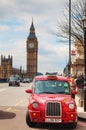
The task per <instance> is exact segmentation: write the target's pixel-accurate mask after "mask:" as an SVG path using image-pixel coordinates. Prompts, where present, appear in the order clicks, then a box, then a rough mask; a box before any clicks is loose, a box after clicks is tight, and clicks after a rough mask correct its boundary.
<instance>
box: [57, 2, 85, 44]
mask: <svg viewBox="0 0 86 130" xmlns="http://www.w3.org/2000/svg"><path fill="white" fill-rule="evenodd" d="M84 10H86V0H76V1H73V0H71V37H72V38H73V39H75V38H77V39H78V40H79V41H81V43H82V44H83V27H82V21H81V19H82V16H83V12H84ZM64 12H65V13H64V19H63V20H60V22H58V24H57V32H56V34H55V35H56V36H59V37H63V38H68V35H69V24H68V23H69V22H68V21H69V17H68V13H69V3H66V7H65V11H64Z"/></svg>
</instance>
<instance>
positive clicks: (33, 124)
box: [26, 111, 36, 127]
mask: <svg viewBox="0 0 86 130" xmlns="http://www.w3.org/2000/svg"><path fill="white" fill-rule="evenodd" d="M26 123H27V125H28V126H29V127H35V125H36V123H33V122H31V120H30V116H29V112H28V111H27V113H26Z"/></svg>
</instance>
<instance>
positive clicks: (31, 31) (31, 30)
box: [28, 19, 36, 38]
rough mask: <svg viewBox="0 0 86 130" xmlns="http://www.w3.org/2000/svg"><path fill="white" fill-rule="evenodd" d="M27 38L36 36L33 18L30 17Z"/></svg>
mask: <svg viewBox="0 0 86 130" xmlns="http://www.w3.org/2000/svg"><path fill="white" fill-rule="evenodd" d="M28 38H36V35H35V28H34V24H33V19H32V23H31V27H30V33H29V36H28Z"/></svg>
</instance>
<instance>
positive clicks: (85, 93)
mask: <svg viewBox="0 0 86 130" xmlns="http://www.w3.org/2000/svg"><path fill="white" fill-rule="evenodd" d="M82 23H83V30H84V111H86V10H85V11H84V15H83V18H82Z"/></svg>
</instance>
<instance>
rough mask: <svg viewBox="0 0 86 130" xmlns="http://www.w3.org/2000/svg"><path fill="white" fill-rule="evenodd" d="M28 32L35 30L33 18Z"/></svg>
mask: <svg viewBox="0 0 86 130" xmlns="http://www.w3.org/2000/svg"><path fill="white" fill-rule="evenodd" d="M30 30H35V28H34V24H33V18H32V24H31V27H30Z"/></svg>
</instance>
